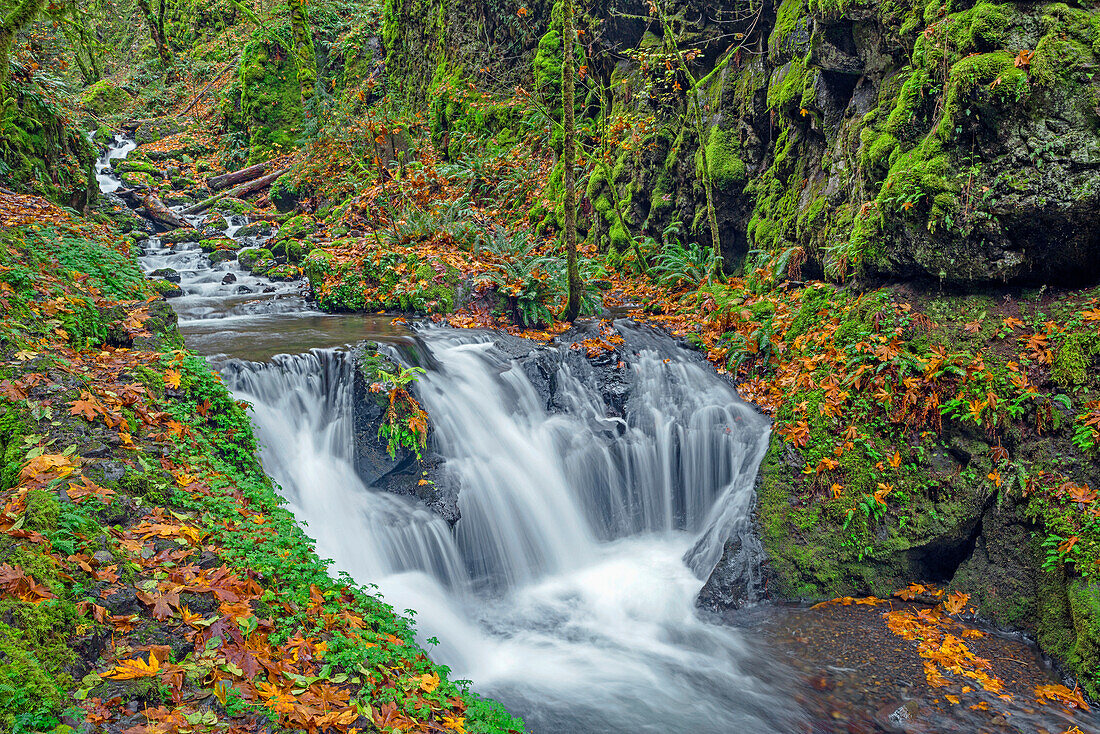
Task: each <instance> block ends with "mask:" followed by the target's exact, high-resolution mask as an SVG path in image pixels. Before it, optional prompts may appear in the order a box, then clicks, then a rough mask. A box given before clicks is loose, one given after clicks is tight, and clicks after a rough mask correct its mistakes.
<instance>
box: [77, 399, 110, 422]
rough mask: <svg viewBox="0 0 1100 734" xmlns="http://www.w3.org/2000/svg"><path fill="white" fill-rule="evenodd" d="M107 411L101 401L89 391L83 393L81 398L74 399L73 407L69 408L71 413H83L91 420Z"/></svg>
mask: <svg viewBox="0 0 1100 734" xmlns="http://www.w3.org/2000/svg"><path fill="white" fill-rule="evenodd" d="M105 412H106V411H105V410H104V409H103V406H102V405H101V404H100V402H99V401H98V400H96V399H95V398H94V397H92V396H91V395H89V394H88V393H82V394H81V396H80V399H79V400H74V401H73V404H72V407H71V408H69V414H70V415H82V416H84V417H85V418H87V419H88V420H90V421H93V420H95V418H96V416H97V415H100V414H101V413H105Z"/></svg>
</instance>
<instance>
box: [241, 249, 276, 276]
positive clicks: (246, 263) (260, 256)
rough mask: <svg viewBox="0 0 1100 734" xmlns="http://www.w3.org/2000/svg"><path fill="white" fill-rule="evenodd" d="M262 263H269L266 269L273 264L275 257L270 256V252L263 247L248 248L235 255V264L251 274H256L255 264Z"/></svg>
mask: <svg viewBox="0 0 1100 734" xmlns="http://www.w3.org/2000/svg"><path fill="white" fill-rule="evenodd" d="M262 261H270V264H269V265H268V266H267V267H271V266H272V265H274V264H275V256H274V255H272V254H271V250H268V249H266V248H264V247H248V248H246V249H244V250H241V251H240V252H239V253H237V262H239V263H240V265H241V267H242V268H244V269H245V270H248V271H251V272H257V267H256V266H257V263H260V262H262ZM260 272H262V271H260Z"/></svg>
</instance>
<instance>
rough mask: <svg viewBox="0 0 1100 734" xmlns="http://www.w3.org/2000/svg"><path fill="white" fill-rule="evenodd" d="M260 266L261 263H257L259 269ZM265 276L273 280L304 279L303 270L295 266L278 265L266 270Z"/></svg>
mask: <svg viewBox="0 0 1100 734" xmlns="http://www.w3.org/2000/svg"><path fill="white" fill-rule="evenodd" d="M261 262H264V261H261ZM259 265H260V263H257V267H259ZM263 275H264V277H265V278H270V279H271V280H284V281H290V280H297V279H298V278H301V277H302V269H301V268H299V267H295V266H294V265H276V266H274V267H271V268H268V269H267V270H265V271H264V273H263Z"/></svg>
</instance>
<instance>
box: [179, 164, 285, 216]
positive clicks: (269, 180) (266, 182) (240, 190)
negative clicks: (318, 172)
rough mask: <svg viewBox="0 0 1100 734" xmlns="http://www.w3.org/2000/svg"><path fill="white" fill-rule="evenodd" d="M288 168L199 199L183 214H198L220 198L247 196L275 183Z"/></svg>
mask: <svg viewBox="0 0 1100 734" xmlns="http://www.w3.org/2000/svg"><path fill="white" fill-rule="evenodd" d="M289 170H290V169H289V168H280V169H279V170H278V171H274V172H272V173H269V174H267V175H266V176H261V177H260V178H257V179H256V180H254V181H249V182H248V183H244V184H241V185H240V186H238V187H237V188H235V189H230V190H229V191H223V192H222V193H220V194H218V195H217V196H211V197H210V198H209V199H205V200H203V201H200V202H199V203H198V204H195V205H194V206H189V207H187V208H186V209H184V210H183V213H184V214H198V213H199V212H201V211H205V210H207V209H209V208H210V207H212V206H213V205H214V204H216V203H217V202H218V201H219V200H220V199H227V198H228V199H239V198H240V197H242V196H247V195H248V194H251V193H252V192H253V191H259V190H260V189H262V188H264V187H266V186H270V185H271V184H273V183H275V179H277V178H278V177H279V176H282V175H283V174H284V173H286V172H287V171H289Z"/></svg>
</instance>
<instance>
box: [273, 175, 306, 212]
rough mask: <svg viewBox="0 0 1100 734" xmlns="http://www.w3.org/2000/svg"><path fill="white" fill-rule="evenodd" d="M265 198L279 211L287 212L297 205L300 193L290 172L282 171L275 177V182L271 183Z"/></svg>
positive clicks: (300, 196)
mask: <svg viewBox="0 0 1100 734" xmlns="http://www.w3.org/2000/svg"><path fill="white" fill-rule="evenodd" d="M267 198H268V200H269V201H270V202H271V203H272V204H274V205H275V208H276V209H278V210H279V211H281V212H289V211H293V210H294V207H296V206H297V205H298V202H299V201H300V200H301V198H302V193H301V191H300V190H299V188H298V184H297V183H296V182H295V180H294V178H293V177H292V174H291V173H284V174H283V175H282V176H279V178H277V179H275V183H273V184H271V188H270V189H268V192H267Z"/></svg>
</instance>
